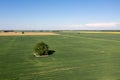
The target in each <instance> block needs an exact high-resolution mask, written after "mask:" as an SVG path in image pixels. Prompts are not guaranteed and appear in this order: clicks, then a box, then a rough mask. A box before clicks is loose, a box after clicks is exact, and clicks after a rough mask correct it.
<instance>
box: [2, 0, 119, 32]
mask: <svg viewBox="0 0 120 80" xmlns="http://www.w3.org/2000/svg"><path fill="white" fill-rule="evenodd" d="M0 30H120V0H0Z"/></svg>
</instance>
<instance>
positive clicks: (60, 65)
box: [0, 32, 120, 80]
mask: <svg viewBox="0 0 120 80" xmlns="http://www.w3.org/2000/svg"><path fill="white" fill-rule="evenodd" d="M57 34H60V35H54V36H50V35H45V36H44V35H42V36H40V35H36V36H34V35H31V36H28V35H26V36H21V35H22V34H21V35H19V36H16V35H15V36H14V35H12V36H9V35H8V36H0V80H120V64H119V63H120V35H119V34H105V33H104V34H90V33H80V34H78V33H68V32H67V33H65V32H64V33H62V32H61V33H57ZM23 35H24V34H23ZM40 41H44V42H45V43H47V44H48V45H49V48H50V50H54V51H55V53H54V54H53V55H50V56H49V57H42V58H36V57H34V56H33V48H34V46H35V44H36V43H38V42H40Z"/></svg>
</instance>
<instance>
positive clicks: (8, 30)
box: [0, 30, 120, 32]
mask: <svg viewBox="0 0 120 80" xmlns="http://www.w3.org/2000/svg"><path fill="white" fill-rule="evenodd" d="M62 31H96V32H97V31H99V32H120V30H0V32H62Z"/></svg>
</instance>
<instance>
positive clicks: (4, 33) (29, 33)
mask: <svg viewBox="0 0 120 80" xmlns="http://www.w3.org/2000/svg"><path fill="white" fill-rule="evenodd" d="M26 35H28V36H30V35H31V36H32V35H60V34H57V33H53V32H24V33H22V32H0V36H26Z"/></svg>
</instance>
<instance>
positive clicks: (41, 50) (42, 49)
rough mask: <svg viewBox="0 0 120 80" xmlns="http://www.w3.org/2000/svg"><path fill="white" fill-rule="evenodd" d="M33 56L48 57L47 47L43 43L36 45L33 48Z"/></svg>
mask: <svg viewBox="0 0 120 80" xmlns="http://www.w3.org/2000/svg"><path fill="white" fill-rule="evenodd" d="M34 55H35V56H37V57H39V56H42V55H48V45H47V44H45V43H44V42H40V43H37V44H36V46H35V47H34Z"/></svg>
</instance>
